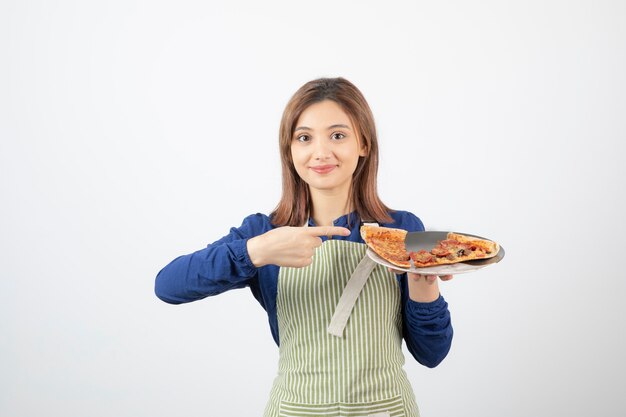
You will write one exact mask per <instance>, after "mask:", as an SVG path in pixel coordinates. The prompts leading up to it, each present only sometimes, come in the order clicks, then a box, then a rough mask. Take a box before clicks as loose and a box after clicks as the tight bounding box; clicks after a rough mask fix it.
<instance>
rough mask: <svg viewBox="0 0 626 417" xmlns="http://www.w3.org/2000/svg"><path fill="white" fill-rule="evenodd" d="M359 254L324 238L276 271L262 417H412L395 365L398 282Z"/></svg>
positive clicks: (406, 387)
mask: <svg viewBox="0 0 626 417" xmlns="http://www.w3.org/2000/svg"><path fill="white" fill-rule="evenodd" d="M365 251H366V245H364V244H362V243H356V242H349V241H345V240H327V241H325V242H324V243H323V244H322V246H320V247H319V248H317V249H316V253H315V257H314V260H313V263H312V264H311V265H309V266H308V267H306V268H280V272H279V275H278V293H277V299H276V308H277V316H278V329H279V334H280V348H279V353H280V356H279V362H278V375H277V377H276V379H275V380H274V384H273V387H272V391H271V393H270V400H269V402H268V404H267V407H266V409H265V414H264V416H265V417H292V416H309V417H314V416H315V417H316V416H351V417H387V416H394V417H417V416H419V411H418V409H417V405H416V403H415V398H414V394H413V390H412V388H411V385H410V383H409V381H408V378H407V376H406V373H405V372H404V370H403V369H402V366H403V365H404V354H403V352H402V315H401V301H400V288H399V285H398V281H397V279H396V277H395V275H394V274H393V273H391V272H389V271H388V270H387V269H386V268H385V267H383V266H380V265H376V264H374V263H373V261H371V260H370V259H369V258H366V256H367V255H365ZM357 267H358V268H357ZM355 270H356V272H355ZM370 271H371V272H370ZM353 273H354V274H353ZM363 274H366V275H365V279H363V278H362V277H358V275H361V276H362V275H363ZM349 281H350V282H349ZM359 282H360V283H359ZM361 285H363V288H362V290H361V289H360V287H361ZM346 286H347V288H346ZM344 290H345V291H344ZM355 292H356V294H355ZM340 300H341V301H340ZM331 322H332V323H331ZM344 326H345V328H344Z"/></svg>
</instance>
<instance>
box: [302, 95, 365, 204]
mask: <svg viewBox="0 0 626 417" xmlns="http://www.w3.org/2000/svg"><path fill="white" fill-rule="evenodd" d="M366 154H367V152H366V149H365V147H364V146H362V145H361V143H360V140H359V137H358V133H357V132H356V130H355V127H354V125H353V123H352V121H351V120H350V117H349V116H348V115H347V114H346V113H345V112H344V111H343V110H342V109H341V107H340V106H339V104H337V103H336V102H334V101H332V100H324V101H321V102H319V103H315V104H312V105H311V106H309V107H307V108H306V109H305V110H304V111H303V112H302V114H301V115H300V117H299V118H298V120H297V122H296V128H295V130H294V133H293V137H292V139H291V157H292V160H293V164H294V166H295V168H296V171H297V172H298V175H299V176H300V177H301V178H302V179H303V180H304V181H305V182H306V183H307V184H309V187H310V188H311V191H312V192H313V191H314V190H320V191H329V192H344V191H345V192H346V193H347V192H348V190H349V189H350V182H351V180H352V174H353V173H354V170H355V169H356V166H357V163H358V161H359V156H365V155H366Z"/></svg>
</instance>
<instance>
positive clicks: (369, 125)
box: [271, 78, 392, 226]
mask: <svg viewBox="0 0 626 417" xmlns="http://www.w3.org/2000/svg"><path fill="white" fill-rule="evenodd" d="M324 100H332V101H334V102H335V103H337V104H338V105H339V106H340V107H341V108H342V110H343V111H344V112H346V114H347V115H348V116H349V117H350V119H351V121H352V124H353V125H354V127H355V129H356V132H357V138H358V140H359V143H360V144H364V145H365V147H366V152H367V155H366V156H364V157H363V156H361V157H359V161H358V163H357V167H356V170H355V171H354V174H353V175H352V184H351V187H350V197H349V204H350V210H354V211H356V213H357V214H358V216H359V217H360V218H361V219H363V220H368V221H377V222H379V223H389V222H391V221H392V219H391V217H390V216H389V211H390V209H389V208H388V207H387V206H385V205H384V204H383V202H382V201H381V200H380V198H379V197H378V192H377V190H376V176H377V173H378V140H377V139H376V126H375V124H374V116H373V115H372V111H371V109H370V107H369V105H368V104H367V101H365V97H363V94H361V92H360V91H359V89H358V88H356V86H355V85H354V84H352V83H351V82H350V81H348V80H346V79H344V78H319V79H317V80H313V81H309V82H308V83H306V84H304V85H303V86H302V87H300V89H299V90H298V91H296V93H295V94H294V95H293V97H291V99H290V100H289V103H287V106H286V107H285V111H284V112H283V117H282V120H281V122H280V132H279V146H280V158H281V162H282V171H283V194H282V197H281V199H280V201H279V202H278V206H277V207H276V209H275V210H274V212H273V213H272V214H271V219H272V223H273V224H275V225H277V226H302V225H303V224H305V223H306V222H307V220H308V216H309V208H310V205H311V195H310V192H309V187H308V184H307V183H305V182H304V181H303V180H302V178H300V176H299V175H298V173H297V172H296V169H295V167H294V165H293V160H292V159H291V142H292V137H293V133H294V129H295V127H296V123H297V121H298V119H299V118H300V115H301V114H302V112H303V111H304V110H305V109H306V108H308V107H309V106H310V105H312V104H315V103H319V102H321V101H324Z"/></svg>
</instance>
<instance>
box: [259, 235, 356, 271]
mask: <svg viewBox="0 0 626 417" xmlns="http://www.w3.org/2000/svg"><path fill="white" fill-rule="evenodd" d="M333 235H337V236H348V235H350V230H348V229H346V228H345V227H337V226H317V227H290V226H283V227H278V228H276V229H273V230H270V231H269V232H266V233H264V234H262V235H259V236H255V237H253V238H251V239H249V240H248V244H247V248H248V255H249V256H250V260H251V261H252V263H253V264H254V266H256V267H257V268H258V267H261V266H263V265H270V264H271V265H278V266H290V267H295V268H301V267H304V266H308V265H310V264H311V263H312V262H313V255H314V254H315V248H317V247H319V246H321V245H322V239H321V238H320V236H329V237H330V236H333Z"/></svg>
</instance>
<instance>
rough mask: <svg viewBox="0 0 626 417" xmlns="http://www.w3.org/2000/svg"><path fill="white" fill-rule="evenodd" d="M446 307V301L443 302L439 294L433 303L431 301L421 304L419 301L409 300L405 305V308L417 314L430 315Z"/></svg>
mask: <svg viewBox="0 0 626 417" xmlns="http://www.w3.org/2000/svg"><path fill="white" fill-rule="evenodd" d="M447 307H448V303H446V300H444V298H443V296H442V295H441V294H439V297H438V298H437V299H436V300H435V301H431V302H429V303H421V302H419V301H414V300H411V299H410V298H409V299H408V300H407V303H406V308H407V309H408V310H409V311H412V312H415V313H417V314H420V313H421V314H432V313H434V312H437V311H440V310H442V309H445V308H447Z"/></svg>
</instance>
